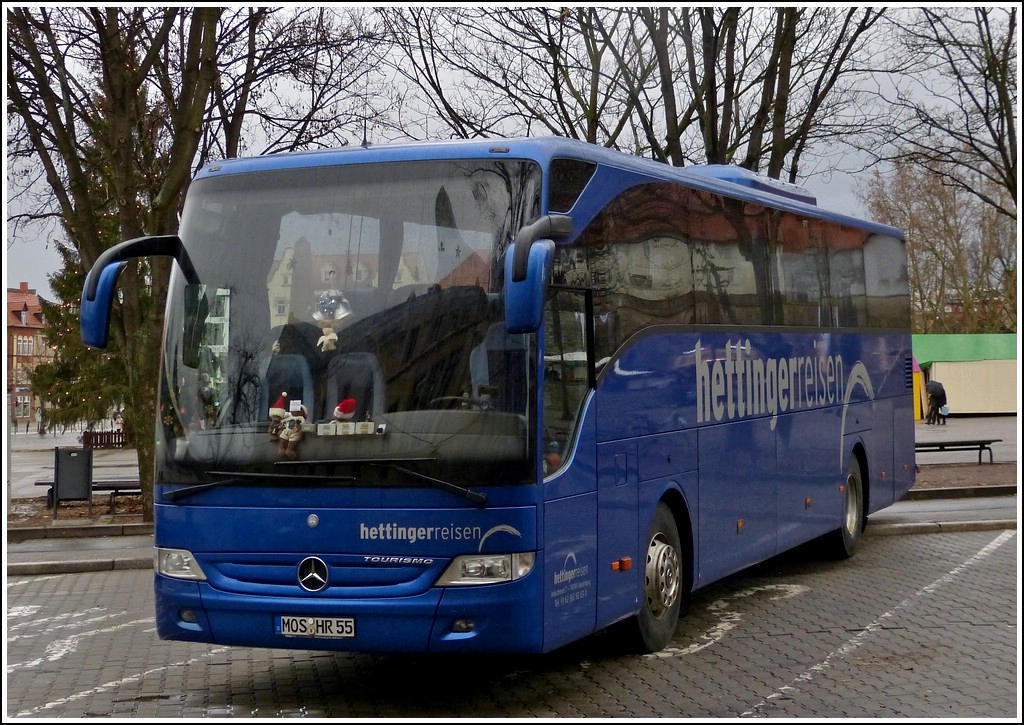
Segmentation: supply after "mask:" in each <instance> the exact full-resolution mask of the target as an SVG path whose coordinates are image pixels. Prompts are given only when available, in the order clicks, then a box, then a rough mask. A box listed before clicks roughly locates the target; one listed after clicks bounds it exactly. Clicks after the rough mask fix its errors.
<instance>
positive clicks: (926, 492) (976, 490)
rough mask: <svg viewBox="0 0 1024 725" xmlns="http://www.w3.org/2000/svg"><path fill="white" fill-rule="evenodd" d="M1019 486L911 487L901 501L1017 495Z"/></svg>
mask: <svg viewBox="0 0 1024 725" xmlns="http://www.w3.org/2000/svg"><path fill="white" fill-rule="evenodd" d="M1016 495H1017V486H1016V485H1013V486H962V487H959V486H958V487H953V488H921V489H917V490H915V489H913V488H912V489H910V490H909V491H907V493H906V495H905V496H904V497H903V498H901V499H900V501H927V500H929V499H936V498H981V497H985V496H1016Z"/></svg>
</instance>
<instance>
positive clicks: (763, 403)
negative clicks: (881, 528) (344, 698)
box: [82, 138, 914, 652]
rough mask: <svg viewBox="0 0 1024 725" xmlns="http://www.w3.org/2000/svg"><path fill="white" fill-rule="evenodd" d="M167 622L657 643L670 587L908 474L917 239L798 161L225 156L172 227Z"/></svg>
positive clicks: (849, 536) (115, 251) (109, 272)
mask: <svg viewBox="0 0 1024 725" xmlns="http://www.w3.org/2000/svg"><path fill="white" fill-rule="evenodd" d="M148 255H167V256H171V257H173V258H174V259H175V260H176V262H177V264H176V265H174V271H173V273H172V278H171V284H170V292H169V296H168V300H167V308H166V325H165V335H164V339H163V348H162V363H161V368H162V374H161V379H160V390H159V395H160V407H161V411H160V415H159V420H158V421H157V422H156V441H157V455H156V470H155V487H154V521H155V547H156V550H155V573H154V582H155V583H154V587H155V598H156V621H157V629H158V633H159V636H160V637H161V638H164V639H169V640H187V641H195V642H209V643H218V644H225V645H240V646H252V647H276V648H296V649H327V650H343V651H359V652H548V651H551V650H553V649H555V648H557V647H560V646H563V645H565V644H567V643H569V642H572V641H574V640H578V639H580V638H583V637H586V636H588V635H590V634H592V633H594V632H597V631H599V630H604V629H608V628H614V629H615V630H616V631H618V632H619V633H621V635H623V636H624V637H626V638H627V639H628V640H629V641H630V642H632V643H633V644H634V646H635V648H636V649H637V651H646V652H652V651H656V650H658V649H661V648H663V647H665V646H666V645H667V644H668V643H669V642H670V641H671V640H672V637H673V633H674V630H675V627H676V624H677V621H678V618H679V616H680V615H681V613H682V612H684V611H685V607H686V603H687V601H688V598H689V596H690V595H691V593H692V592H693V591H695V590H697V589H699V588H701V587H703V586H706V585H708V584H710V583H712V582H714V581H716V580H719V579H721V578H722V577H725V576H727V575H729V574H731V573H734V572H736V571H738V570H740V569H742V568H744V567H747V566H750V565H752V564H754V563H756V562H759V561H762V560H765V559H767V558H769V557H772V556H774V555H776V554H778V553H780V552H782V551H785V550H787V549H790V548H792V547H794V546H796V545H799V544H803V543H805V542H810V541H814V542H816V543H817V544H819V545H820V546H821V547H825V548H827V549H828V550H829V551H830V552H832V553H834V554H835V555H837V556H839V557H848V556H850V555H852V554H853V552H854V550H855V548H856V547H857V545H858V542H859V540H860V538H861V535H862V531H863V528H864V525H865V523H866V520H867V516H868V515H869V514H871V513H873V512H875V511H878V510H879V509H882V508H884V507H886V506H889V505H891V504H892V503H893V502H894V501H896V500H898V499H899V498H900V497H901V496H902V495H903V494H904V493H905V492H906V491H907V490H908V489H909V488H910V487H911V486H912V485H913V482H914V446H913V437H914V431H913V379H912V359H911V338H910V329H909V325H910V301H909V294H908V284H907V272H906V269H907V267H906V256H905V242H904V239H903V236H902V234H901V232H900V231H899V230H897V229H893V228H891V227H888V226H883V225H880V224H876V223H872V222H869V221H864V220H860V219H856V218H852V217H849V216H844V215H841V214H837V213H834V212H831V211H827V210H825V209H823V208H821V207H819V206H817V204H816V200H815V198H814V197H813V196H812V195H810V194H809V193H808V192H806V191H805V190H804V189H802V188H801V187H798V186H795V185H791V184H786V183H781V182H777V181H773V180H771V179H767V178H764V177H761V176H757V175H754V174H751V173H748V172H746V171H744V170H742V169H738V168H735V167H730V166H717V165H709V166H693V167H688V168H682V169H681V168H673V167H670V166H667V165H664V164H659V163H655V162H653V161H649V160H645V159H641V158H637V157H633V156H630V155H627V154H623V153H618V152H614V151H610V150H607V149H602V148H600V147H597V146H594V145H589V144H584V143H580V142H576V141H572V140H568V139H564V138H536V139H501V140H473V141H452V142H437V143H435V142H432V143H417V144H404V145H386V146H379V147H375V146H370V147H365V148H348V149H342V150H328V151H316V152H309V153H294V154H279V155H273V156H265V157H259V158H248V159H234V160H229V161H223V162H218V163H214V164H212V165H210V166H208V167H206V168H205V169H203V170H202V171H201V172H200V173H199V174H198V175H197V177H196V178H195V180H194V181H193V183H192V185H191V187H190V189H189V193H188V197H187V200H186V203H185V207H184V211H183V215H182V220H181V228H180V234H179V235H166V236H154V237H144V238H141V239H135V240H130V241H126V242H123V243H121V244H119V245H117V246H115V247H113V248H111V249H110V250H108V251H107V252H106V253H105V254H104V255H103V256H102V257H101V258H100V259H99V260H98V261H97V262H96V264H95V266H94V267H93V269H92V270H91V271H90V273H89V275H88V277H87V279H86V287H85V290H84V291H83V299H82V333H83V339H84V340H85V342H86V343H87V344H89V345H91V346H94V347H103V346H104V345H105V344H106V338H107V330H106V326H107V319H108V315H109V312H110V307H111V304H112V303H113V302H114V297H115V296H116V285H117V277H118V274H119V272H120V270H121V269H122V268H123V266H124V265H125V264H127V263H128V262H129V261H130V260H131V259H132V258H137V257H143V256H148Z"/></svg>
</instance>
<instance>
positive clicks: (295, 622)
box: [274, 615, 356, 638]
mask: <svg viewBox="0 0 1024 725" xmlns="http://www.w3.org/2000/svg"><path fill="white" fill-rule="evenodd" d="M274 631H275V632H276V633H277V634H280V635H282V636H284V637H323V638H344V637H355V636H356V620H355V618H354V617H292V616H288V615H281V616H278V617H274Z"/></svg>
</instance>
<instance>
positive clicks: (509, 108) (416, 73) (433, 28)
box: [379, 7, 650, 145]
mask: <svg viewBox="0 0 1024 725" xmlns="http://www.w3.org/2000/svg"><path fill="white" fill-rule="evenodd" d="M379 12H380V14H381V18H382V20H383V23H384V26H385V28H386V29H387V32H388V35H389V36H390V37H391V38H392V40H393V41H394V43H395V53H394V55H393V56H392V57H391V60H390V64H391V67H392V68H393V72H394V73H395V76H396V78H398V79H401V80H402V81H403V82H404V83H406V84H408V86H409V88H410V90H411V95H410V96H409V97H408V98H407V99H406V101H407V102H406V107H405V109H404V111H403V113H404V118H403V119H402V121H403V122H402V127H401V131H400V132H401V133H402V134H403V135H405V136H408V137H414V138H415V137H422V138H428V137H437V136H452V137H457V138H469V137H474V136H502V135H512V134H519V133H526V134H529V133H534V132H537V131H538V130H541V131H544V132H547V133H551V134H556V135H561V136H567V137H571V138H581V139H584V140H587V141H589V142H591V143H603V144H605V145H612V144H614V143H615V142H616V140H618V139H619V137H620V135H621V134H622V133H623V130H624V129H625V128H626V127H627V123H628V120H629V109H630V105H631V101H630V99H624V98H623V97H622V96H621V94H620V95H616V94H615V93H614V89H616V88H619V87H620V86H621V78H622V73H623V69H622V68H621V67H620V65H619V64H618V63H616V62H614V60H613V59H612V58H611V55H610V52H609V47H608V43H607V41H606V40H604V39H602V38H600V37H597V35H596V33H593V32H590V33H588V32H581V30H580V28H584V29H586V28H592V27H593V25H594V24H595V23H598V22H600V23H602V24H611V25H615V24H616V23H617V22H619V20H617V18H618V19H622V18H623V17H625V14H624V12H623V11H616V10H611V11H600V12H601V13H603V15H604V16H607V17H604V18H603V19H599V18H598V13H599V11H598V10H596V9H594V8H578V9H576V10H569V9H566V10H557V9H554V8H533V9H525V8H516V9H492V8H481V9H474V8H460V9H451V8H426V7H421V8H390V9H387V8H386V9H383V10H380V11H379ZM631 58H634V59H636V60H637V62H638V63H639V64H641V65H646V66H648V67H650V62H649V60H644V59H642V58H636V56H633V55H631ZM641 72H642V71H641ZM416 102H418V103H419V104H420V110H419V112H418V113H419V117H418V118H413V119H411V120H410V117H409V114H410V109H413V108H415V103H416Z"/></svg>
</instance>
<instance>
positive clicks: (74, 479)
mask: <svg viewBox="0 0 1024 725" xmlns="http://www.w3.org/2000/svg"><path fill="white" fill-rule="evenodd" d="M52 494H53V518H57V506H58V505H59V504H60V502H61V501H88V502H89V517H90V518H92V449H91V448H54V449H53V489H52Z"/></svg>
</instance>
